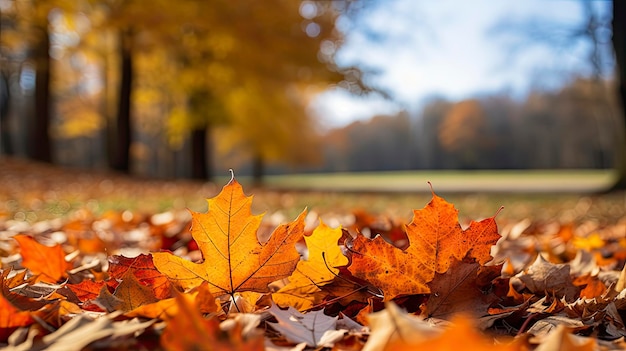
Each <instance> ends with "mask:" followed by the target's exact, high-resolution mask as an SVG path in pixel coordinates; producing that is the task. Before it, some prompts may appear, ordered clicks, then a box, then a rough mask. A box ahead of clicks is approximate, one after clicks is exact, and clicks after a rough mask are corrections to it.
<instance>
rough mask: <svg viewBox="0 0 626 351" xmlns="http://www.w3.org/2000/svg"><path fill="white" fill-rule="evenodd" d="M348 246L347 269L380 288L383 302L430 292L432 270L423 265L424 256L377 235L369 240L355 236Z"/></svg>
mask: <svg viewBox="0 0 626 351" xmlns="http://www.w3.org/2000/svg"><path fill="white" fill-rule="evenodd" d="M349 246H350V245H349ZM349 249H350V251H351V252H352V263H351V264H350V266H349V267H348V270H349V271H350V272H351V273H352V274H353V275H354V276H355V277H357V278H359V279H363V280H366V281H368V282H370V283H371V284H373V285H374V286H376V287H378V288H380V289H381V290H382V291H383V293H384V301H390V300H392V299H394V298H395V297H396V296H399V295H403V294H404V295H413V294H426V293H429V292H430V289H429V288H428V285H427V283H428V282H429V281H431V280H432V278H433V277H434V275H433V276H431V273H433V274H434V270H431V269H429V268H428V267H427V262H425V261H427V260H428V259H427V258H420V257H416V256H415V255H413V254H411V253H410V252H407V251H403V250H400V249H398V248H397V247H394V246H392V245H390V244H389V243H388V242H386V241H385V240H384V239H383V238H382V237H381V236H376V237H375V238H374V239H373V240H370V239H367V238H365V237H364V236H362V235H359V236H357V238H356V239H354V240H353V241H352V243H351V247H349Z"/></svg>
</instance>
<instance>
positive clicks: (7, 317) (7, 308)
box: [0, 294, 35, 329]
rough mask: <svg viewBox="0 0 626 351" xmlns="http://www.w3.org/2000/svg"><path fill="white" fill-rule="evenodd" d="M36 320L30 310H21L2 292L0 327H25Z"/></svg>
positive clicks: (0, 298) (0, 299) (0, 297)
mask: <svg viewBox="0 0 626 351" xmlns="http://www.w3.org/2000/svg"><path fill="white" fill-rule="evenodd" d="M34 322H35V320H34V319H33V318H32V316H31V313H30V312H29V311H20V310H19V309H17V307H15V306H13V305H12V304H11V303H10V302H9V301H8V300H7V299H5V298H4V296H2V295H1V294H0V329H1V328H14V327H23V326H26V325H30V324H32V323H34Z"/></svg>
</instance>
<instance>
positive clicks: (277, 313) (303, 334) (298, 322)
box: [267, 305, 346, 347]
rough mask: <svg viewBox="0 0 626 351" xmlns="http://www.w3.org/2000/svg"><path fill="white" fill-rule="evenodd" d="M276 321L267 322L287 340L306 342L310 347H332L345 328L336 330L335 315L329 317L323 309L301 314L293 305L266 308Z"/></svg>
mask: <svg viewBox="0 0 626 351" xmlns="http://www.w3.org/2000/svg"><path fill="white" fill-rule="evenodd" d="M267 312H269V313H270V314H272V316H274V318H276V320H277V321H278V323H268V324H269V325H271V326H272V328H274V329H276V330H277V331H278V332H280V333H281V334H282V335H283V336H284V337H285V338H287V340H289V341H292V342H295V343H306V344H307V345H308V346H310V347H332V346H333V345H334V343H335V342H336V341H338V340H340V339H341V338H342V337H343V335H344V333H345V332H346V331H345V330H336V325H337V317H330V316H327V315H325V314H324V311H322V310H320V311H314V312H308V313H306V314H302V313H300V312H298V310H296V309H295V308H293V307H289V308H288V309H287V310H281V309H280V308H278V306H276V305H272V307H270V309H269V310H267Z"/></svg>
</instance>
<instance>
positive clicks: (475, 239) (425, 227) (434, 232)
mask: <svg viewBox="0 0 626 351" xmlns="http://www.w3.org/2000/svg"><path fill="white" fill-rule="evenodd" d="M494 218H495V216H494V217H491V218H488V219H486V220H483V221H481V222H472V224H471V226H470V227H469V228H468V229H467V230H465V231H464V230H463V229H462V228H461V225H460V224H459V222H458V210H457V209H455V208H454V206H453V205H452V204H450V203H448V202H447V201H445V200H444V199H443V198H441V197H439V196H437V195H436V194H435V193H434V192H433V198H432V200H431V201H430V202H429V203H428V204H427V205H426V206H425V207H424V208H423V209H421V210H414V211H413V220H412V221H411V223H410V224H408V225H407V226H406V233H407V238H408V240H409V246H408V247H407V248H406V249H404V250H401V249H399V248H397V247H395V246H393V245H391V244H389V243H387V242H386V241H385V240H383V239H382V237H380V236H377V237H375V238H374V239H372V240H370V239H367V238H365V237H363V236H362V235H359V236H357V238H356V239H354V240H353V241H352V243H351V247H350V249H351V251H352V264H351V265H350V267H349V268H348V269H349V270H350V272H351V273H352V274H353V275H354V276H355V277H357V278H360V279H364V280H367V281H369V282H370V283H372V284H374V285H375V286H377V287H378V288H380V289H381V290H382V291H383V293H384V301H389V300H391V299H393V298H395V297H396V296H398V295H401V294H402V295H414V294H428V293H430V292H431V289H430V287H429V284H428V283H430V282H431V281H432V280H433V279H434V278H435V274H436V273H437V274H443V273H445V272H447V271H448V269H449V268H450V266H451V265H452V264H453V263H454V262H457V261H461V260H463V259H464V258H465V257H466V256H469V257H471V258H472V259H475V260H476V262H478V263H479V264H481V265H482V264H484V263H486V262H487V261H489V260H490V259H491V255H490V254H489V251H490V249H491V246H492V245H494V244H495V243H496V241H498V239H499V238H500V234H498V230H497V226H496V223H495V219H494Z"/></svg>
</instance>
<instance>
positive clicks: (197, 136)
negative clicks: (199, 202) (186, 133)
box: [191, 126, 213, 180]
mask: <svg viewBox="0 0 626 351" xmlns="http://www.w3.org/2000/svg"><path fill="white" fill-rule="evenodd" d="M209 133H210V128H209V127H208V126H207V127H206V128H204V129H194V130H192V131H191V177H192V178H194V179H200V180H211V179H212V178H213V174H212V172H211V169H210V167H209V165H210V164H212V161H211V159H210V154H209V152H207V147H208V146H209V142H210V137H209Z"/></svg>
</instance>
